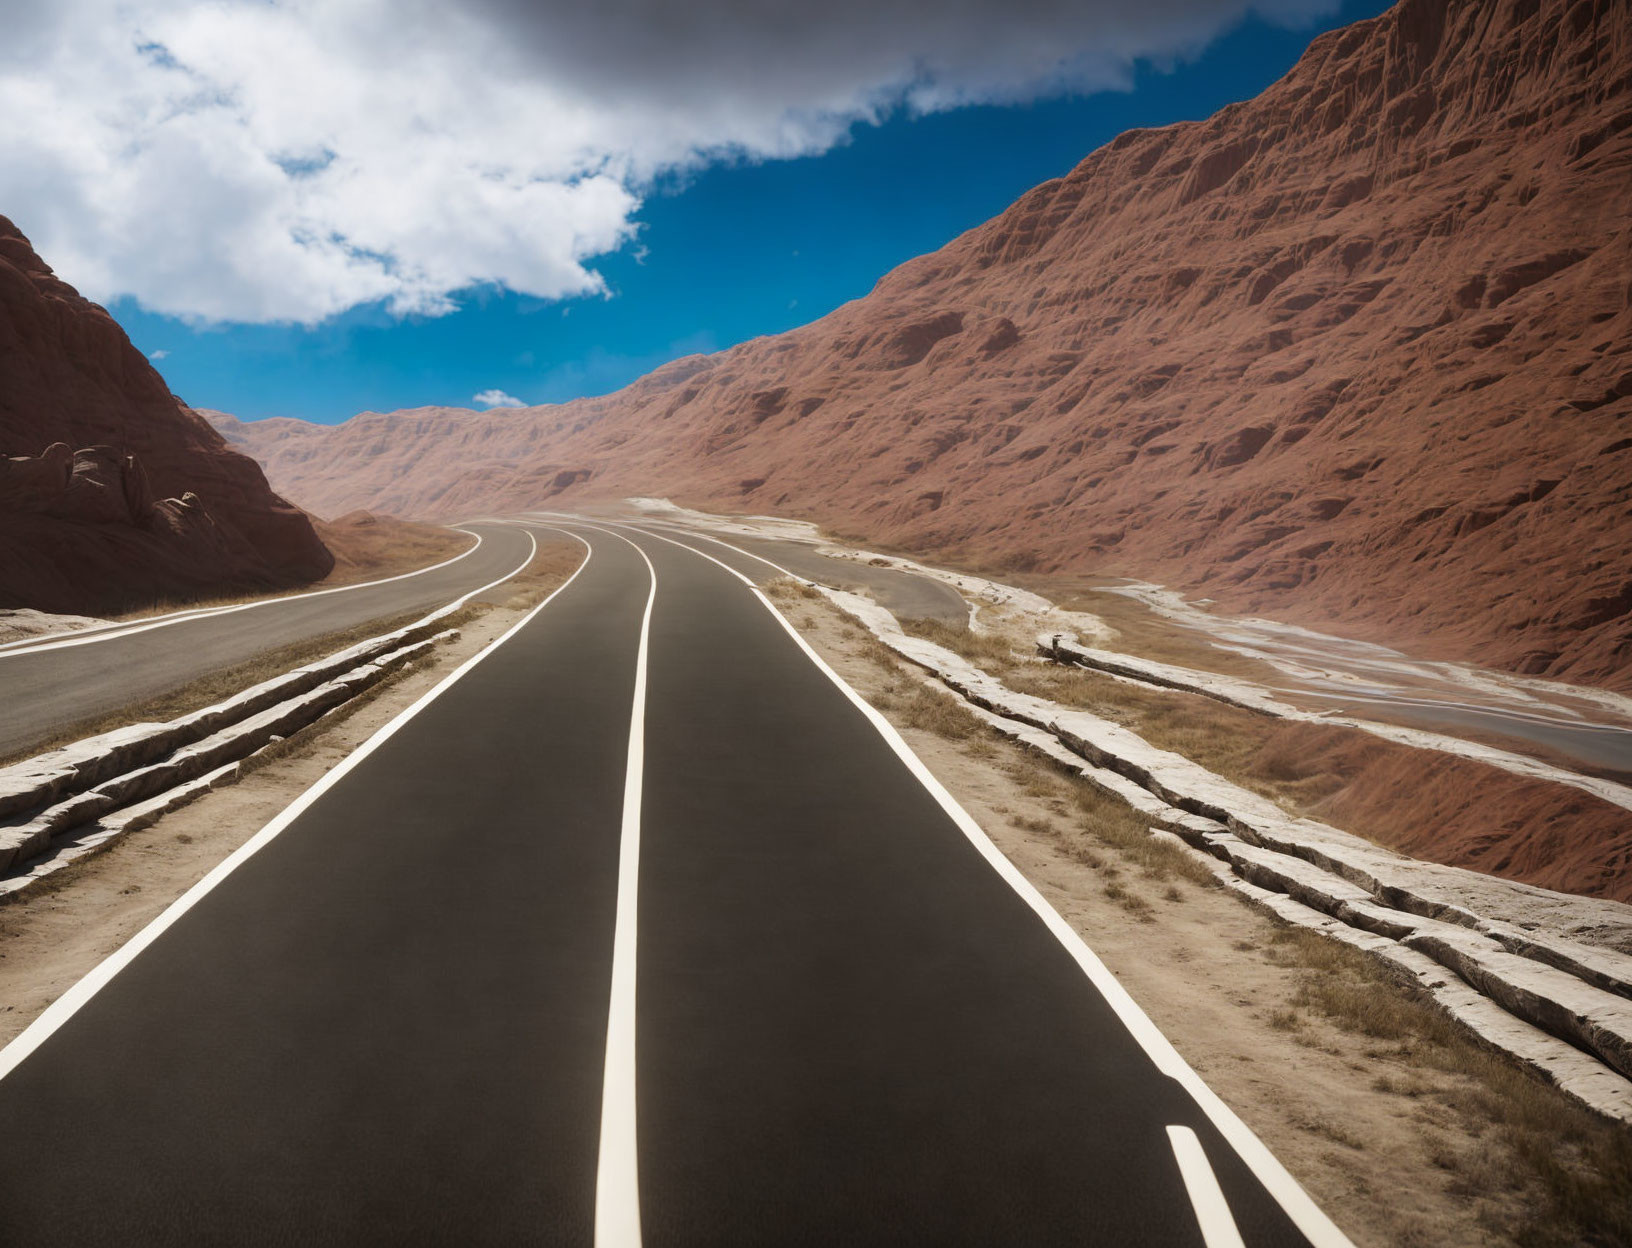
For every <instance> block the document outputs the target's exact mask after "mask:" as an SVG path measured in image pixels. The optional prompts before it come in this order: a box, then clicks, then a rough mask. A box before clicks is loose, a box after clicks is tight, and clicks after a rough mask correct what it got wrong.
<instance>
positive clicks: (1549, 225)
mask: <svg viewBox="0 0 1632 1248" xmlns="http://www.w3.org/2000/svg"><path fill="white" fill-rule="evenodd" d="M926 193H930V191H929V188H926ZM229 436H230V437H231V438H232V439H233V440H235V441H236V442H237V444H238V445H240V446H241V447H243V448H244V449H246V450H247V451H249V452H250V453H251V454H253V455H255V456H256V457H257V458H258V459H260V460H261V461H262V462H263V463H264V464H266V465H267V468H268V471H269V473H270V474H271V478H272V480H273V481H274V482H275V483H276V484H277V485H278V486H279V488H281V489H284V490H286V491H287V492H288V493H289V494H290V496H291V497H293V498H296V499H298V500H299V501H301V502H302V503H304V504H306V505H307V506H310V507H313V508H315V509H317V510H319V511H325V512H331V513H332V512H339V511H344V510H349V509H351V508H354V507H368V508H373V509H381V510H386V511H392V512H396V513H399V514H406V515H418V516H431V515H436V516H447V515H452V514H456V513H458V512H461V511H469V510H474V509H490V508H503V507H529V506H535V505H538V504H540V503H551V504H570V503H571V502H573V501H574V500H575V499H582V498H589V497H592V496H611V495H615V494H621V493H632V492H636V491H638V492H642V493H662V494H667V495H669V496H671V497H674V498H675V499H676V500H678V501H683V502H687V503H693V504H697V505H701V506H709V507H715V508H725V509H733V510H741V511H776V512H780V513H786V514H791V515H797V516H803V517H807V518H810V519H813V520H816V521H819V522H821V523H823V524H825V525H827V526H830V527H831V528H833V529H835V530H838V531H842V532H845V533H847V534H852V535H859V536H862V537H865V538H867V539H869V540H872V541H877V542H881V543H890V544H893V545H896V546H901V547H909V548H912V549H915V550H919V551H924V552H930V553H938V554H941V555H942V556H944V557H947V558H955V559H960V560H963V561H966V562H971V563H977V564H982V565H986V566H995V567H1000V568H1001V567H1008V568H1011V569H1013V568H1018V569H1027V570H1036V571H1086V570H1095V571H1103V572H1110V573H1120V574H1125V575H1129V576H1135V577H1141V578H1149V579H1155V580H1160V581H1164V582H1167V583H1169V584H1172V585H1175V586H1178V587H1182V588H1184V589H1187V590H1189V591H1192V592H1199V593H1204V594H1206V595H1208V596H1210V597H1212V598H1214V599H1216V600H1218V602H1219V603H1220V604H1221V605H1222V606H1224V607H1226V608H1229V609H1234V610H1257V611H1263V612H1267V613H1272V614H1274V615H1276V616H1278V617H1280V618H1283V619H1291V620H1295V621H1300V622H1306V623H1317V624H1325V625H1329V626H1331V625H1335V626H1337V627H1338V628H1339V629H1340V630H1341V631H1344V632H1346V633H1349V634H1350V635H1359V636H1365V637H1370V638H1373V639H1377V640H1384V641H1396V642H1405V643H1409V644H1411V645H1413V647H1414V648H1415V649H1416V650H1417V651H1418V652H1419V653H1430V654H1439V655H1443V656H1448V657H1460V658H1472V659H1478V660H1482V661H1485V662H1489V663H1493V664H1497V665H1501V666H1505V667H1508V668H1511V669H1516V670H1519V671H1524V672H1531V673H1542V674H1548V675H1554V676H1561V677H1569V678H1573V679H1577V680H1584V681H1596V682H1601V683H1603V684H1606V685H1611V686H1614V687H1617V688H1622V689H1628V688H1632V12H1629V0H1454V2H1447V0H1404V2H1403V3H1401V4H1399V5H1397V6H1396V7H1395V8H1393V9H1392V10H1390V11H1389V12H1388V13H1386V14H1384V15H1382V16H1381V17H1378V18H1375V19H1372V20H1368V21H1364V22H1360V23H1357V24H1355V25H1353V26H1350V27H1348V28H1346V29H1343V30H1338V31H1334V32H1332V33H1330V34H1326V35H1323V36H1321V37H1320V38H1318V39H1316V40H1315V41H1314V43H1313V44H1312V45H1311V46H1310V48H1309V49H1308V51H1307V52H1306V53H1305V55H1304V56H1303V58H1302V59H1301V60H1300V61H1299V62H1298V64H1297V66H1296V67H1295V68H1294V69H1293V70H1292V71H1291V72H1290V73H1289V74H1287V76H1286V77H1285V78H1283V79H1282V80H1281V81H1279V82H1277V83H1276V84H1274V85H1273V86H1272V87H1270V88H1269V89H1268V90H1266V91H1265V92H1264V93H1263V94H1262V95H1261V96H1259V97H1258V98H1257V99H1255V100H1252V101H1250V102H1247V103H1241V104H1234V105H1231V106H1230V107H1228V108H1226V109H1224V110H1223V111H1221V112H1220V113H1218V114H1217V115H1216V116H1214V117H1213V118H1211V119H1210V120H1208V121H1205V122H1199V123H1184V124H1180V125H1174V126H1167V127H1164V128H1162V129H1159V130H1135V131H1130V132H1129V133H1127V134H1124V135H1122V136H1120V137H1119V138H1117V139H1116V140H1115V141H1114V142H1111V143H1109V144H1107V145H1106V146H1104V147H1102V148H1100V149H1099V150H1098V151H1096V152H1094V153H1093V154H1092V155H1090V156H1089V157H1088V158H1087V159H1086V160H1084V161H1083V162H1082V163H1081V164H1080V165H1079V166H1078V167H1077V168H1076V169H1075V170H1073V171H1072V172H1071V173H1070V174H1069V175H1068V176H1066V177H1064V178H1061V179H1058V180H1056V181H1053V182H1048V183H1045V184H1044V185H1042V186H1039V187H1037V188H1036V189H1035V190H1033V191H1031V192H1030V193H1029V194H1027V195H1025V196H1024V197H1023V198H1021V199H1020V200H1019V201H1018V202H1017V203H1016V204H1014V206H1013V207H1011V208H1010V209H1009V210H1008V211H1007V212H1005V213H1004V214H1003V215H1002V216H1000V217H998V218H996V219H995V220H992V221H990V222H988V223H987V224H985V225H983V226H980V227H979V228H977V229H974V230H971V231H969V232H968V233H967V234H964V235H963V236H962V237H960V238H958V239H956V240H955V241H953V242H952V243H950V244H949V245H948V246H946V247H944V248H942V249H941V250H940V251H937V252H935V253H933V254H931V255H927V256H923V257H921V258H919V259H916V260H913V261H911V262H909V263H907V264H904V265H902V266H901V267H900V268H898V269H896V270H895V271H894V272H892V273H890V274H889V275H887V276H886V277H885V278H884V279H883V280H882V281H880V282H879V284H878V286H877V288H876V289H875V290H874V291H873V293H872V294H870V295H869V296H867V297H866V298H864V299H860V300H857V301H856V302H854V303H850V304H847V305H845V306H844V307H842V308H840V309H838V310H837V311H835V312H834V313H832V314H831V315H829V316H827V317H824V318H823V319H821V320H819V321H817V322H815V323H813V324H811V325H807V326H805V327H803V328H801V329H797V330H794V331H792V332H790V333H786V334H781V335H778V336H776V337H771V338H762V339H757V340H754V341H752V342H748V343H745V344H743V345H742V346H739V347H736V348H734V349H732V350H730V351H726V352H723V353H721V354H719V355H714V356H709V357H694V358H691V359H686V360H681V361H678V362H676V363H674V364H671V365H669V366H667V367H665V368H662V369H659V370H657V371H656V372H655V373H653V374H651V375H650V376H648V377H646V378H643V379H642V380H640V381H638V382H636V383H635V384H633V385H631V386H630V387H628V388H627V389H625V390H623V391H620V392H619V393H617V394H614V395H610V396H607V397H604V398H597V399H590V400H581V401H578V402H574V403H569V404H565V405H562V406H555V407H543V408H530V409H523V410H516V411H494V412H486V413H476V412H469V411H462V410H453V409H446V408H423V409H418V410H414V411H406V412H395V413H391V414H389V415H379V414H375V413H366V414H364V415H361V416H358V417H356V418H355V419H353V420H351V421H349V422H347V423H346V424H344V425H341V426H339V427H337V428H333V429H328V428H322V427H315V426H309V425H303V424H302V423H301V422H298V421H277V422H272V421H268V422H265V423H264V424H255V425H247V426H241V427H239V426H232V427H230V432H229Z"/></svg>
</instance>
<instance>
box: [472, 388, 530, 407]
mask: <svg viewBox="0 0 1632 1248" xmlns="http://www.w3.org/2000/svg"><path fill="white" fill-rule="evenodd" d="M471 401H472V402H474V403H480V404H481V405H482V406H483V407H526V406H527V404H526V403H525V402H523V401H522V400H521V399H518V398H517V397H516V396H515V395H513V394H506V393H505V392H504V391H503V390H483V391H482V392H481V393H480V394H478V395H475V396H473V398H472V400H471Z"/></svg>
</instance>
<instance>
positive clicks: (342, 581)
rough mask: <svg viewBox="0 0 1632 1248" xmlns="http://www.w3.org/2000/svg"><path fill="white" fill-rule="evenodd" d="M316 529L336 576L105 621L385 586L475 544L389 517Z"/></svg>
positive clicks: (162, 604) (150, 607)
mask: <svg viewBox="0 0 1632 1248" xmlns="http://www.w3.org/2000/svg"><path fill="white" fill-rule="evenodd" d="M313 526H314V527H315V528H316V529H317V532H318V536H319V537H321V538H322V539H323V544H324V545H326V546H327V547H328V548H329V551H330V553H331V554H333V555H334V570H333V571H331V572H330V573H329V574H328V575H327V576H325V577H324V578H323V579H322V580H320V581H313V582H311V583H310V584H308V585H299V586H293V587H289V588H284V589H275V590H269V591H267V592H265V593H254V594H228V595H221V596H214V597H205V596H200V597H191V598H189V597H162V598H154V599H153V600H152V601H150V602H147V603H144V604H143V605H142V606H140V607H133V608H132V609H130V610H129V611H124V612H121V613H120V614H118V615H111V616H108V617H106V618H108V619H110V620H141V619H146V618H147V617H149V616H153V615H168V614H170V613H171V612H173V611H191V610H194V609H201V608H207V607H233V606H239V605H241V604H243V603H246V602H261V601H263V600H264V599H267V598H283V597H287V596H288V595H290V594H300V593H310V592H312V591H313V590H319V589H338V588H340V587H341V586H344V585H358V584H362V583H363V582H365V581H378V580H384V579H385V578H386V577H391V576H400V575H402V574H403V573H406V572H415V571H418V570H419V569H420V568H429V567H432V566H434V565H436V564H439V563H443V562H445V561H446V560H449V559H452V558H453V557H454V556H455V555H458V554H460V553H462V552H464V551H467V550H469V549H471V547H472V546H473V545H474V544H475V539H473V538H472V537H471V536H470V535H469V534H467V533H461V532H459V531H457V530H455V529H445V528H442V527H441V526H439V525H431V524H417V523H413V522H411V521H407V520H397V519H394V518H392V517H390V516H381V517H378V518H376V521H375V523H372V524H363V523H358V522H355V521H350V522H348V520H347V519H346V518H342V519H341V520H338V521H327V520H318V519H317V518H316V517H313Z"/></svg>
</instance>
